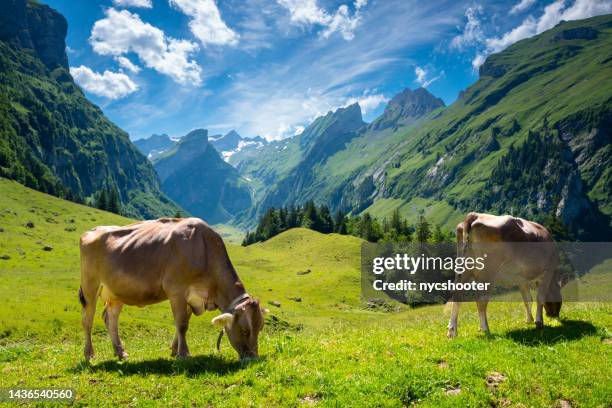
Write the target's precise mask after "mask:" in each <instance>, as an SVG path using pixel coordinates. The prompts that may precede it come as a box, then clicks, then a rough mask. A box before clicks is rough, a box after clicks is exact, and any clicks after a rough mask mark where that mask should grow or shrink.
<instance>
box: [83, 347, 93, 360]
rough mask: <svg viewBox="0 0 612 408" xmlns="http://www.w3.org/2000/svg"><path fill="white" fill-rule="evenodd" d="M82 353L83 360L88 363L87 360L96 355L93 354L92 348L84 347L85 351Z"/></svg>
mask: <svg viewBox="0 0 612 408" xmlns="http://www.w3.org/2000/svg"><path fill="white" fill-rule="evenodd" d="M83 355H84V356H85V361H87V362H88V363H89V360H91V359H92V358H94V357H95V356H96V355H95V354H94V351H93V349H85V352H84V353H83Z"/></svg>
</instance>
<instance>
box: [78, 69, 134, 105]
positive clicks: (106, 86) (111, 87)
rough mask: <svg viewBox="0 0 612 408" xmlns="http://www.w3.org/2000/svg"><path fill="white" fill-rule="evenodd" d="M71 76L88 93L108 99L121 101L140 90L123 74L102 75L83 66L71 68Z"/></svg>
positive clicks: (106, 73)
mask: <svg viewBox="0 0 612 408" xmlns="http://www.w3.org/2000/svg"><path fill="white" fill-rule="evenodd" d="M70 74H71V75H72V77H73V78H74V80H75V81H76V83H77V84H79V85H80V86H81V88H83V89H84V90H86V91H87V92H89V93H92V94H94V95H97V96H102V97H104V98H108V99H120V98H123V97H126V96H128V95H129V94H131V93H134V92H136V91H137V90H138V85H136V83H134V81H132V80H131V79H130V77H128V76H127V75H125V74H124V73H122V72H111V71H104V72H103V73H102V74H100V73H97V72H94V71H92V70H91V69H90V68H89V67H86V66H84V65H81V66H80V67H70Z"/></svg>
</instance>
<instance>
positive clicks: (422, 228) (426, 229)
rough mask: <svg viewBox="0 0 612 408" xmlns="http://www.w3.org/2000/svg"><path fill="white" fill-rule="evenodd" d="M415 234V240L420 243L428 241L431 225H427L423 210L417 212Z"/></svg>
mask: <svg viewBox="0 0 612 408" xmlns="http://www.w3.org/2000/svg"><path fill="white" fill-rule="evenodd" d="M415 235H416V236H415V238H416V240H417V242H421V243H423V242H427V241H429V238H430V237H431V227H430V226H429V221H427V218H425V215H424V212H423V211H421V212H420V213H419V219H418V221H417V225H416V231H415Z"/></svg>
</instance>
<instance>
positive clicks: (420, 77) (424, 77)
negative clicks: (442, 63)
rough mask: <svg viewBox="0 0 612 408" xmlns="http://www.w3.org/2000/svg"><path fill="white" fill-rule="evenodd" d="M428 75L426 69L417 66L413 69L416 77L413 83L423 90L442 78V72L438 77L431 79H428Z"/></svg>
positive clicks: (428, 72)
mask: <svg viewBox="0 0 612 408" xmlns="http://www.w3.org/2000/svg"><path fill="white" fill-rule="evenodd" d="M430 74H431V72H430V71H428V70H427V69H425V68H422V67H419V66H417V67H415V68H414V75H416V79H415V80H414V82H416V83H417V84H419V85H420V86H422V87H423V88H427V87H428V86H429V85H431V84H432V83H433V82H434V81H437V80H438V79H440V78H442V77H443V76H444V71H442V72H441V73H440V74H439V75H437V76H435V77H433V78H429V76H430Z"/></svg>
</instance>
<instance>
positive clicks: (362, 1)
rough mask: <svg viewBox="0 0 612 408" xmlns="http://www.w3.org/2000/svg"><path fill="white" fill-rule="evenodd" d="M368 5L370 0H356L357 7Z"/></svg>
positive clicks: (357, 8)
mask: <svg viewBox="0 0 612 408" xmlns="http://www.w3.org/2000/svg"><path fill="white" fill-rule="evenodd" d="M367 5H368V0H355V9H356V10H359V9H361V8H363V7H365V6H367Z"/></svg>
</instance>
